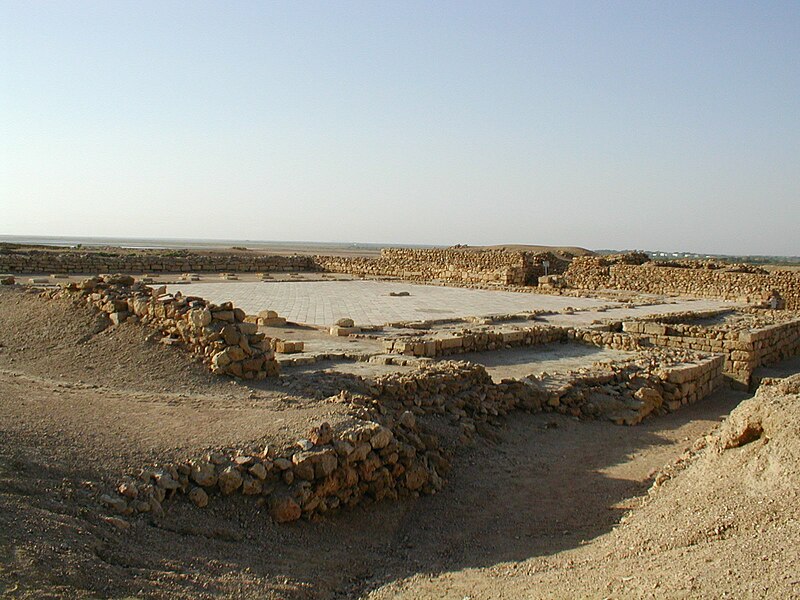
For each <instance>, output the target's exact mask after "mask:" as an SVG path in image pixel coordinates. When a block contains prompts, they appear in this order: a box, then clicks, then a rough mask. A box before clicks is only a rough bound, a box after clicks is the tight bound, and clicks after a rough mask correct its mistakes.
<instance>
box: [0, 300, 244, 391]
mask: <svg viewBox="0 0 800 600" xmlns="http://www.w3.org/2000/svg"><path fill="white" fill-rule="evenodd" d="M159 339H160V336H158V335H156V334H155V333H154V332H153V331H152V330H150V329H148V328H146V327H142V326H139V325H136V324H134V323H123V324H122V325H120V326H115V327H111V322H110V321H109V320H108V318H107V317H106V316H105V315H104V314H101V313H99V312H98V311H96V310H94V309H92V308H90V307H88V306H86V305H83V304H81V303H78V302H73V301H70V300H67V299H63V298H60V299H55V300H50V299H43V298H39V297H38V294H37V293H35V292H34V291H32V290H24V289H18V288H16V289H14V288H12V289H8V288H7V289H3V290H2V291H0V369H7V370H11V371H15V372H20V373H25V374H29V375H33V376H37V377H46V378H50V379H57V380H62V381H72V382H80V383H86V384H93V385H99V386H112V387H124V388H126V389H130V390H150V391H171V392H203V393H207V392H208V391H209V388H211V389H214V388H215V387H216V388H219V387H224V388H225V389H227V388H228V387H229V386H227V385H225V382H224V381H223V380H221V379H220V378H218V377H214V376H212V375H211V374H210V373H209V372H208V371H207V369H206V368H205V367H203V365H201V364H200V363H199V362H198V361H196V360H195V359H194V358H193V357H192V356H191V355H189V354H187V353H186V352H184V351H183V350H181V349H179V348H170V347H166V346H164V345H163V344H160V343H159Z"/></svg>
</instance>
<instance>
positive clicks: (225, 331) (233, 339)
mask: <svg viewBox="0 0 800 600" xmlns="http://www.w3.org/2000/svg"><path fill="white" fill-rule="evenodd" d="M220 334H221V335H222V339H224V340H225V343H226V344H228V345H229V346H235V345H236V344H238V343H239V340H240V339H241V335H240V334H239V330H238V329H237V328H236V326H235V325H226V326H225V327H223V328H222V331H221V332H220ZM237 360H238V359H237Z"/></svg>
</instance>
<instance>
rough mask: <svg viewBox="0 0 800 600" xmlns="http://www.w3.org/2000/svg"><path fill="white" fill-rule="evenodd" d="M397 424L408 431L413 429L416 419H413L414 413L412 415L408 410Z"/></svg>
mask: <svg viewBox="0 0 800 600" xmlns="http://www.w3.org/2000/svg"><path fill="white" fill-rule="evenodd" d="M399 423H400V425H402V426H403V427H407V428H408V429H414V428H415V427H416V426H417V419H416V417H414V413H412V412H411V411H410V410H407V411H405V412H404V413H403V414H402V415H400V420H399Z"/></svg>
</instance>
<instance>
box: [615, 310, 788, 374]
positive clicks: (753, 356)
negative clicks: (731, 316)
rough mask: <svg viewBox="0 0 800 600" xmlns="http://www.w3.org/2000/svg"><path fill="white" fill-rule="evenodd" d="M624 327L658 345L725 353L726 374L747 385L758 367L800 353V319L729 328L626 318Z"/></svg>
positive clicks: (629, 331)
mask: <svg viewBox="0 0 800 600" xmlns="http://www.w3.org/2000/svg"><path fill="white" fill-rule="evenodd" d="M623 329H624V331H625V332H628V333H631V334H638V335H640V336H641V337H643V338H645V339H646V340H647V341H648V342H649V343H651V344H654V345H656V346H664V347H671V348H686V349H692V350H699V351H703V352H713V353H718V354H721V355H723V356H724V359H725V362H724V373H725V375H727V376H729V377H730V378H731V379H732V380H733V381H735V382H738V383H740V384H742V385H744V386H747V385H749V384H750V381H751V377H752V374H753V371H754V370H755V369H756V368H757V367H760V366H762V365H768V364H772V363H775V362H778V361H780V360H782V359H784V358H789V357H791V356H796V355H797V354H798V353H800V319H793V320H789V321H786V322H782V323H775V324H771V325H766V326H763V327H759V328H757V329H742V328H733V329H729V330H725V329H723V328H714V327H702V326H698V325H691V324H680V323H677V324H665V323H655V322H644V321H626V322H625V323H623Z"/></svg>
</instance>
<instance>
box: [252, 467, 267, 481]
mask: <svg viewBox="0 0 800 600" xmlns="http://www.w3.org/2000/svg"><path fill="white" fill-rule="evenodd" d="M248 471H249V473H250V474H251V475H253V476H254V477H256V478H258V479H260V480H261V481H263V480H264V479H266V478H267V468H266V467H265V466H264V463H261V462H257V463H255V464H254V465H253V466H252V467H250V468H249V469H248Z"/></svg>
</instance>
